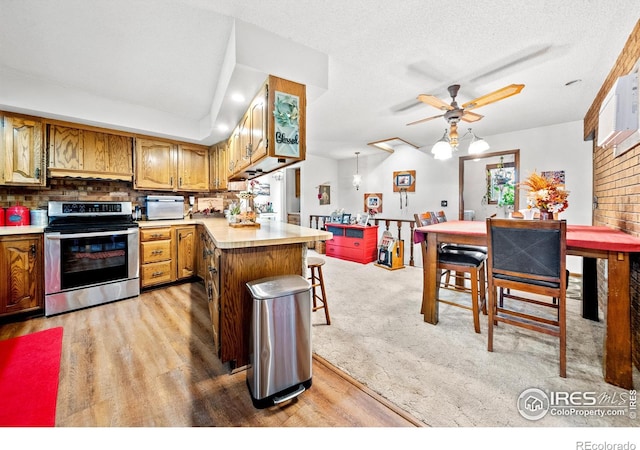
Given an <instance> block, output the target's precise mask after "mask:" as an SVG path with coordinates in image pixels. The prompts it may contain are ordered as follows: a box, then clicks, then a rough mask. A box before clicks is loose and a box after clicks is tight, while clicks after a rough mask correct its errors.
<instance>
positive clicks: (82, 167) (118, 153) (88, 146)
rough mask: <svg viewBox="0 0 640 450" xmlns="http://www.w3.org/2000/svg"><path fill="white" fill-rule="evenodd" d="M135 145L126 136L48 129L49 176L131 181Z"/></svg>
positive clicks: (61, 128) (60, 128)
mask: <svg viewBox="0 0 640 450" xmlns="http://www.w3.org/2000/svg"><path fill="white" fill-rule="evenodd" d="M132 153H133V144H132V139H131V138H130V137H127V136H119V135H112V134H108V133H103V132H98V131H91V130H82V129H76V128H70V127H66V126H61V125H56V124H51V125H49V175H50V176H52V177H75V178H100V179H112V180H125V181H130V180H131V179H132V178H133V162H132V160H133V155H132Z"/></svg>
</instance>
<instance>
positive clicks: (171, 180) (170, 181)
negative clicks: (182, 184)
mask: <svg viewBox="0 0 640 450" xmlns="http://www.w3.org/2000/svg"><path fill="white" fill-rule="evenodd" d="M169 184H170V185H171V186H173V177H169Z"/></svg>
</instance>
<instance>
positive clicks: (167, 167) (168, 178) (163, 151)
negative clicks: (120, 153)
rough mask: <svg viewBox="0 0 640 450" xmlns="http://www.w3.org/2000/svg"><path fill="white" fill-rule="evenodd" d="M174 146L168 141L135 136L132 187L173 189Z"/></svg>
mask: <svg viewBox="0 0 640 450" xmlns="http://www.w3.org/2000/svg"><path fill="white" fill-rule="evenodd" d="M176 147H177V146H176V145H175V144H172V143H170V142H164V141H155V140H151V139H143V138H136V151H135V155H136V156H135V161H136V164H135V172H136V176H135V179H134V185H135V186H134V187H135V188H136V189H157V190H164V191H173V190H175V188H176V187H177V185H178V184H177V180H176V176H175V171H176V152H177V148H176Z"/></svg>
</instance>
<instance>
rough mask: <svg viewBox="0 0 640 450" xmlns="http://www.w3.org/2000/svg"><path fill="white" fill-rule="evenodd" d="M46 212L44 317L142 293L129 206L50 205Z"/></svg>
mask: <svg viewBox="0 0 640 450" xmlns="http://www.w3.org/2000/svg"><path fill="white" fill-rule="evenodd" d="M48 213H49V225H48V227H46V228H45V233H44V250H45V256H44V262H45V315H46V316H51V315H54V314H60V313H64V312H68V311H73V310H76V309H81V308H86V307H89V306H95V305H100V304H102V303H107V302H112V301H114V300H121V299H125V298H129V297H134V296H136V295H139V294H140V281H139V272H140V269H139V267H140V264H139V250H138V248H139V244H138V243H139V230H138V224H137V223H136V222H134V221H133V218H132V215H131V213H132V208H131V202H79V201H69V202H64V201H63V202H49V208H48Z"/></svg>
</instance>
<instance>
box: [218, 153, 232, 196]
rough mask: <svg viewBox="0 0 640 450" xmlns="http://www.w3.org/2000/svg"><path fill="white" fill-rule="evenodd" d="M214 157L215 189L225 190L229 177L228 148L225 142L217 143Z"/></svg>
mask: <svg viewBox="0 0 640 450" xmlns="http://www.w3.org/2000/svg"><path fill="white" fill-rule="evenodd" d="M216 158H217V160H218V166H217V167H218V172H217V177H218V185H217V189H219V190H221V191H226V190H227V187H228V185H227V182H228V179H229V149H228V147H227V143H226V142H221V143H220V144H219V145H218V151H217V155H216Z"/></svg>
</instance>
